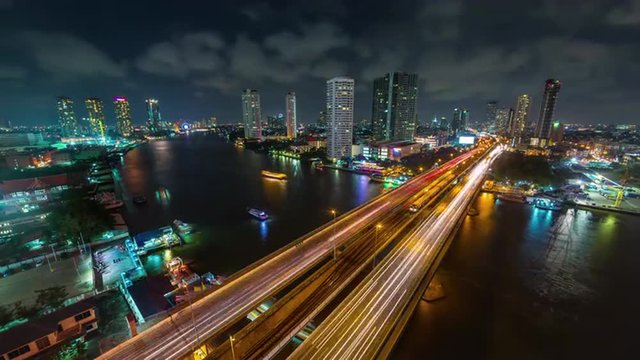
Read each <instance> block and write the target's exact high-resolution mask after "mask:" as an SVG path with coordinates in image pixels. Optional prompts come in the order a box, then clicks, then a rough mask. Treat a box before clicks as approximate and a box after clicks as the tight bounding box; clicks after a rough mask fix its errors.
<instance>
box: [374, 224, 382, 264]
mask: <svg viewBox="0 0 640 360" xmlns="http://www.w3.org/2000/svg"><path fill="white" fill-rule="evenodd" d="M381 228H382V224H376V238H375V239H374V240H373V267H374V268H375V267H376V254H377V250H378V232H379V231H380V229H381Z"/></svg>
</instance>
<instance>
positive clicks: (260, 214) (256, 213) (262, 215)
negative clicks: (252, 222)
mask: <svg viewBox="0 0 640 360" xmlns="http://www.w3.org/2000/svg"><path fill="white" fill-rule="evenodd" d="M247 212H248V213H249V215H251V216H253V217H255V218H256V219H258V220H260V221H264V220H268V219H269V214H267V213H266V212H264V211H262V210H260V209H254V208H248V209H247Z"/></svg>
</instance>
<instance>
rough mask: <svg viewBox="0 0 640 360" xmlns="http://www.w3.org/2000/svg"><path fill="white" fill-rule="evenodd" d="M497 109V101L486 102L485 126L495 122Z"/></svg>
mask: <svg viewBox="0 0 640 360" xmlns="http://www.w3.org/2000/svg"><path fill="white" fill-rule="evenodd" d="M497 111H498V101H496V100H490V101H488V102H487V109H486V113H485V118H484V121H485V124H484V125H485V126H484V127H489V126H492V125H493V124H495V123H496V112H497Z"/></svg>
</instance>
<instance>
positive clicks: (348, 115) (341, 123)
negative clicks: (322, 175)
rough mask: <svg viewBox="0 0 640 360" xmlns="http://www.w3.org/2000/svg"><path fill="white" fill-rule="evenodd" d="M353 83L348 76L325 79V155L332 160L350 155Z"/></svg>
mask: <svg viewBox="0 0 640 360" xmlns="http://www.w3.org/2000/svg"><path fill="white" fill-rule="evenodd" d="M354 85H355V82H354V80H353V79H351V78H348V77H334V78H333V79H330V80H329V81H327V121H328V124H327V126H328V129H327V155H328V157H329V158H331V159H334V160H338V159H341V158H343V157H351V145H352V144H353V91H354Z"/></svg>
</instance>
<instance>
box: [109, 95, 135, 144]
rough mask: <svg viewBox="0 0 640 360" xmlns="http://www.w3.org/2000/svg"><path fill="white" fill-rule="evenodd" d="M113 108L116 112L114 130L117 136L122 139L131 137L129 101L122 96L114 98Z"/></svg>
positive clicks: (131, 125) (131, 121) (131, 122)
mask: <svg viewBox="0 0 640 360" xmlns="http://www.w3.org/2000/svg"><path fill="white" fill-rule="evenodd" d="M113 106H114V107H115V110H116V130H117V131H118V135H119V136H122V137H129V136H131V135H133V120H131V107H130V106H129V100H127V98H126V97H124V96H118V97H114V98H113Z"/></svg>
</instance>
